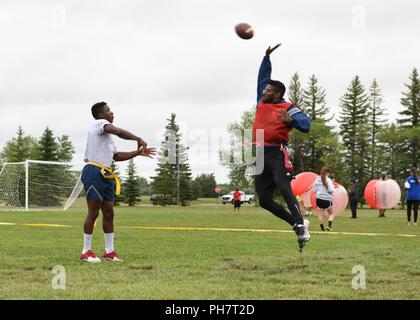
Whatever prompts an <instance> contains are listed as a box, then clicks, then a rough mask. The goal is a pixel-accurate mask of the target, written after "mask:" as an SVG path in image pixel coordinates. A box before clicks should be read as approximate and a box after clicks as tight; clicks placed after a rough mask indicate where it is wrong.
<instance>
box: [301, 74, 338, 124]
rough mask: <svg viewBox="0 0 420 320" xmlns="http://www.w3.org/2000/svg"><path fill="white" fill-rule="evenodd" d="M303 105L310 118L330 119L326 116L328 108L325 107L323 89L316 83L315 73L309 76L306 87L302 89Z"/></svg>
mask: <svg viewBox="0 0 420 320" xmlns="http://www.w3.org/2000/svg"><path fill="white" fill-rule="evenodd" d="M303 105H304V106H305V110H306V113H307V114H308V115H309V116H310V117H311V118H312V120H314V121H316V120H319V121H322V122H328V121H329V120H331V119H327V118H326V116H327V114H328V112H329V110H328V108H327V107H326V93H325V89H323V88H322V87H320V86H319V85H318V79H317V78H316V77H315V75H312V76H311V77H310V78H309V83H308V88H307V89H304V90H303Z"/></svg>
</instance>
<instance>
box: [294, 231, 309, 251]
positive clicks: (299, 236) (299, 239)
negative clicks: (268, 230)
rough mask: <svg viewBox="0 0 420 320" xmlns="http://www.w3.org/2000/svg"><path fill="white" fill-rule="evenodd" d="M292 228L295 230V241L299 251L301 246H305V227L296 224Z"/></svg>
mask: <svg viewBox="0 0 420 320" xmlns="http://www.w3.org/2000/svg"><path fill="white" fill-rule="evenodd" d="M293 230H295V232H296V235H297V242H298V244H299V251H302V249H303V247H304V246H305V243H306V241H308V240H307V239H306V235H305V228H304V225H303V224H298V225H295V226H294V227H293Z"/></svg>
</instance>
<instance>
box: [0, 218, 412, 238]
mask: <svg viewBox="0 0 420 320" xmlns="http://www.w3.org/2000/svg"><path fill="white" fill-rule="evenodd" d="M2 225H4V226H9V225H10V226H16V225H20V226H25V227H58V228H60V227H73V226H70V225H64V224H49V223H31V224H17V223H9V222H0V226H2ZM117 228H123V229H139V230H162V231H227V232H259V233H270V232H271V233H294V231H292V230H273V229H238V228H207V227H154V226H150V227H136V226H117ZM311 233H312V234H322V235H350V236H370V237H375V236H376V237H377V236H392V237H405V238H416V237H419V235H415V234H398V233H368V232H336V231H331V232H329V231H328V232H327V231H311Z"/></svg>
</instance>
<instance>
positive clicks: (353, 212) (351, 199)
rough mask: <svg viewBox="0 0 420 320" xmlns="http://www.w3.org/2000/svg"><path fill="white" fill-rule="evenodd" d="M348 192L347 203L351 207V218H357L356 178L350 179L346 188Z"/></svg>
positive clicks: (357, 194)
mask: <svg viewBox="0 0 420 320" xmlns="http://www.w3.org/2000/svg"><path fill="white" fill-rule="evenodd" d="M347 191H348V193H349V203H350V209H351V218H352V219H357V199H358V197H359V188H358V186H357V183H356V180H354V179H351V180H350V186H349V188H348V190H347Z"/></svg>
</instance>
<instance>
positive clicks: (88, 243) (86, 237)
mask: <svg viewBox="0 0 420 320" xmlns="http://www.w3.org/2000/svg"><path fill="white" fill-rule="evenodd" d="M91 249H92V235H91V234H86V233H84V234H83V251H82V254H85V253H86V252H88V251H89V250H91Z"/></svg>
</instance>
